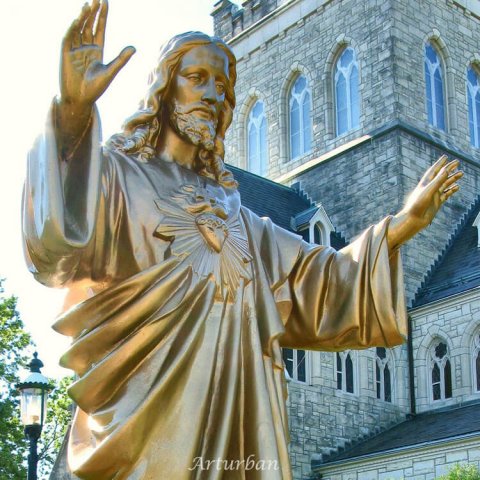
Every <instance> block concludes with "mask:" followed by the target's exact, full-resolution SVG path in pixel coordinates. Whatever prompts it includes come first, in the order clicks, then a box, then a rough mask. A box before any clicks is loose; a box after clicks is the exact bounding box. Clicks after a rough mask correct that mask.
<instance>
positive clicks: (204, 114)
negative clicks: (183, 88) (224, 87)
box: [187, 107, 216, 120]
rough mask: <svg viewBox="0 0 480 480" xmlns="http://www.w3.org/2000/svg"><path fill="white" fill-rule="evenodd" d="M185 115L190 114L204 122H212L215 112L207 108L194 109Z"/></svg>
mask: <svg viewBox="0 0 480 480" xmlns="http://www.w3.org/2000/svg"><path fill="white" fill-rule="evenodd" d="M187 113H192V114H194V115H195V116H197V117H200V118H203V119H205V120H213V119H214V118H215V116H216V111H215V110H214V109H211V108H208V107H195V108H192V109H191V110H189V111H188V112H187Z"/></svg>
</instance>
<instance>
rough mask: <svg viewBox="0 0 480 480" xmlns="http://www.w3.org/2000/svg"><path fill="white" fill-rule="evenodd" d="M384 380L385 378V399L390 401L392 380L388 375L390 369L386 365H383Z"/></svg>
mask: <svg viewBox="0 0 480 480" xmlns="http://www.w3.org/2000/svg"><path fill="white" fill-rule="evenodd" d="M383 375H384V380H385V401H386V402H391V401H392V380H391V376H390V369H389V368H388V365H385V369H384V370H383Z"/></svg>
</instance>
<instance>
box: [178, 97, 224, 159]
mask: <svg viewBox="0 0 480 480" xmlns="http://www.w3.org/2000/svg"><path fill="white" fill-rule="evenodd" d="M204 108H205V107H204ZM194 109H195V105H187V106H182V105H180V104H179V103H178V102H177V100H175V99H174V100H173V101H172V103H171V104H170V109H169V110H170V125H171V126H172V128H173V129H174V130H175V131H176V132H177V133H178V134H179V135H180V136H181V137H182V138H183V139H185V140H187V141H189V142H190V143H192V144H193V145H199V146H200V147H203V148H205V150H208V151H212V150H213V148H214V146H215V136H216V134H217V123H218V121H217V120H216V119H213V118H212V120H206V119H204V118H200V117H197V116H196V115H195V113H193V111H192V110H194Z"/></svg>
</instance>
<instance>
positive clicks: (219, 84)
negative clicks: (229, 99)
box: [215, 82, 225, 95]
mask: <svg viewBox="0 0 480 480" xmlns="http://www.w3.org/2000/svg"><path fill="white" fill-rule="evenodd" d="M215 87H216V89H217V95H223V94H224V93H225V84H223V83H222V82H217V83H216V84H215Z"/></svg>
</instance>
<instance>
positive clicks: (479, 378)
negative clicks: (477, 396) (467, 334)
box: [473, 330, 480, 392]
mask: <svg viewBox="0 0 480 480" xmlns="http://www.w3.org/2000/svg"><path fill="white" fill-rule="evenodd" d="M473 377H474V378H473V388H474V390H475V391H476V392H480V330H477V333H476V334H475V335H474V337H473Z"/></svg>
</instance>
